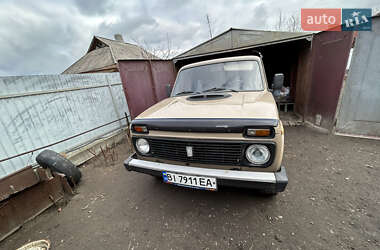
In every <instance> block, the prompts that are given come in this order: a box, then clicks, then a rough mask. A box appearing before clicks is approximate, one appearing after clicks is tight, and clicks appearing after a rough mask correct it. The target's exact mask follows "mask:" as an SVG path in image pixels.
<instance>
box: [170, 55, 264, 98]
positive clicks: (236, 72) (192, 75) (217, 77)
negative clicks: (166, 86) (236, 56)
mask: <svg viewBox="0 0 380 250" xmlns="http://www.w3.org/2000/svg"><path fill="white" fill-rule="evenodd" d="M260 90H264V84H263V81H262V78H261V73H260V67H259V64H258V62H257V61H235V62H224V63H215V64H208V65H203V66H198V67H193V68H188V69H185V70H182V71H181V72H180V73H179V75H178V78H177V81H176V84H175V86H174V89H173V93H172V96H176V95H191V94H198V93H202V92H211V91H260Z"/></svg>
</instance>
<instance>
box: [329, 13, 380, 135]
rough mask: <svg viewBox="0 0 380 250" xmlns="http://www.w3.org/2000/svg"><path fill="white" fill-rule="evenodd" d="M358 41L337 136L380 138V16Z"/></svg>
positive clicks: (337, 126) (344, 92)
mask: <svg viewBox="0 0 380 250" xmlns="http://www.w3.org/2000/svg"><path fill="white" fill-rule="evenodd" d="M372 21H373V22H372V32H369V31H362V32H360V33H359V36H358V38H357V41H356V45H355V48H354V53H353V56H352V62H351V68H350V71H349V74H348V77H347V81H346V84H345V85H344V89H343V94H342V100H341V107H340V110H339V113H338V117H337V125H336V132H337V134H348V135H359V136H369V137H372V136H375V137H380V83H379V79H380V61H379V58H380V17H379V18H374V19H373V20H372Z"/></svg>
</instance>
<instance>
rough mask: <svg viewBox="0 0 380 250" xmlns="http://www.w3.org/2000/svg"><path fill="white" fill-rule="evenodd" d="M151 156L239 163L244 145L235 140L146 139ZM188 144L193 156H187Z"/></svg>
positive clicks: (193, 160) (203, 161)
mask: <svg viewBox="0 0 380 250" xmlns="http://www.w3.org/2000/svg"><path fill="white" fill-rule="evenodd" d="M148 141H149V143H150V146H151V152H150V154H151V156H153V157H156V158H159V159H166V160H174V161H182V162H193V163H205V164H216V165H240V161H241V158H242V152H243V149H244V145H243V144H241V143H236V142H231V143H230V142H225V141H223V142H215V141H213V142H203V141H202V142H201V141H185V140H184V139H182V140H181V141H177V140H165V139H152V138H149V139H148ZM187 146H190V147H192V150H193V156H192V157H188V156H187V152H186V147H187Z"/></svg>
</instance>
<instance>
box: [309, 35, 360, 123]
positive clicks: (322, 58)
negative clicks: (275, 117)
mask: <svg viewBox="0 0 380 250" xmlns="http://www.w3.org/2000/svg"><path fill="white" fill-rule="evenodd" d="M352 40H353V33H352V32H336V31H325V32H320V33H318V34H316V35H314V38H313V43H312V47H313V48H312V50H313V51H312V54H313V55H312V60H313V62H312V77H311V86H310V92H309V99H308V102H307V103H308V105H307V110H306V116H305V120H307V121H309V122H311V123H314V124H315V125H317V126H320V127H322V128H325V129H328V130H330V129H332V128H333V124H334V117H335V113H336V108H337V105H338V99H339V94H340V91H341V88H342V82H343V78H344V73H345V69H346V64H347V59H348V55H349V51H350V48H351V46H352Z"/></svg>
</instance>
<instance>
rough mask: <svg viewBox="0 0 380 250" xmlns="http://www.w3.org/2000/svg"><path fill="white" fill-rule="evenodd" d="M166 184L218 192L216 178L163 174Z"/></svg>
mask: <svg viewBox="0 0 380 250" xmlns="http://www.w3.org/2000/svg"><path fill="white" fill-rule="evenodd" d="M162 177H163V179H164V182H165V183H169V184H174V185H178V186H185V187H191V188H197V189H207V190H212V191H215V190H217V184H216V178H212V177H205V176H194V175H185V174H177V173H170V172H162Z"/></svg>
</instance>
